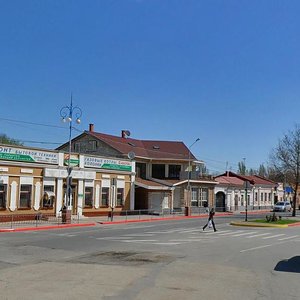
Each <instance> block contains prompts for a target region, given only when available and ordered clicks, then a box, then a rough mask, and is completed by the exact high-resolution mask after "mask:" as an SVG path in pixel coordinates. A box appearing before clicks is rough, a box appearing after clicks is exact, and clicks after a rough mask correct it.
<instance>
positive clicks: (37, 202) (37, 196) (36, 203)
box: [33, 182, 41, 210]
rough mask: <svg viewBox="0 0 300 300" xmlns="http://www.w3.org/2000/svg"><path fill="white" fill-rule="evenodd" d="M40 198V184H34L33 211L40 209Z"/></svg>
mask: <svg viewBox="0 0 300 300" xmlns="http://www.w3.org/2000/svg"><path fill="white" fill-rule="evenodd" d="M40 198H41V183H40V182H37V183H36V184H35V191H34V205H33V209H34V210H39V208H40Z"/></svg>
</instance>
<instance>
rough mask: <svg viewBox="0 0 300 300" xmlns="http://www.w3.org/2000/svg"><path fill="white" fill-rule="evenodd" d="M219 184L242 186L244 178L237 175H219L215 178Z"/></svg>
mask: <svg viewBox="0 0 300 300" xmlns="http://www.w3.org/2000/svg"><path fill="white" fill-rule="evenodd" d="M216 180H217V181H218V182H219V184H226V185H236V186H243V184H244V180H242V179H240V178H237V177H229V176H219V177H217V178H216Z"/></svg>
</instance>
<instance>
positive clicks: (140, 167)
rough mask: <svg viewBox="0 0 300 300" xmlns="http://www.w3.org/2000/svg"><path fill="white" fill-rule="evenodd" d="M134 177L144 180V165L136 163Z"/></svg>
mask: <svg viewBox="0 0 300 300" xmlns="http://www.w3.org/2000/svg"><path fill="white" fill-rule="evenodd" d="M136 176H137V177H139V178H142V179H146V164H144V163H136Z"/></svg>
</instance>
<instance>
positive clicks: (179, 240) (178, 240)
mask: <svg viewBox="0 0 300 300" xmlns="http://www.w3.org/2000/svg"><path fill="white" fill-rule="evenodd" d="M169 241H170V242H189V243H191V242H194V241H196V240H195V239H193V240H184V239H182V240H181V239H173V240H169Z"/></svg>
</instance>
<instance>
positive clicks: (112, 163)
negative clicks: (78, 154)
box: [84, 156, 132, 172]
mask: <svg viewBox="0 0 300 300" xmlns="http://www.w3.org/2000/svg"><path fill="white" fill-rule="evenodd" d="M84 166H85V167H88V168H97V169H107V170H117V171H127V172H131V170H132V165H131V162H130V161H126V160H119V159H109V158H99V157H92V156H85V157H84Z"/></svg>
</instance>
